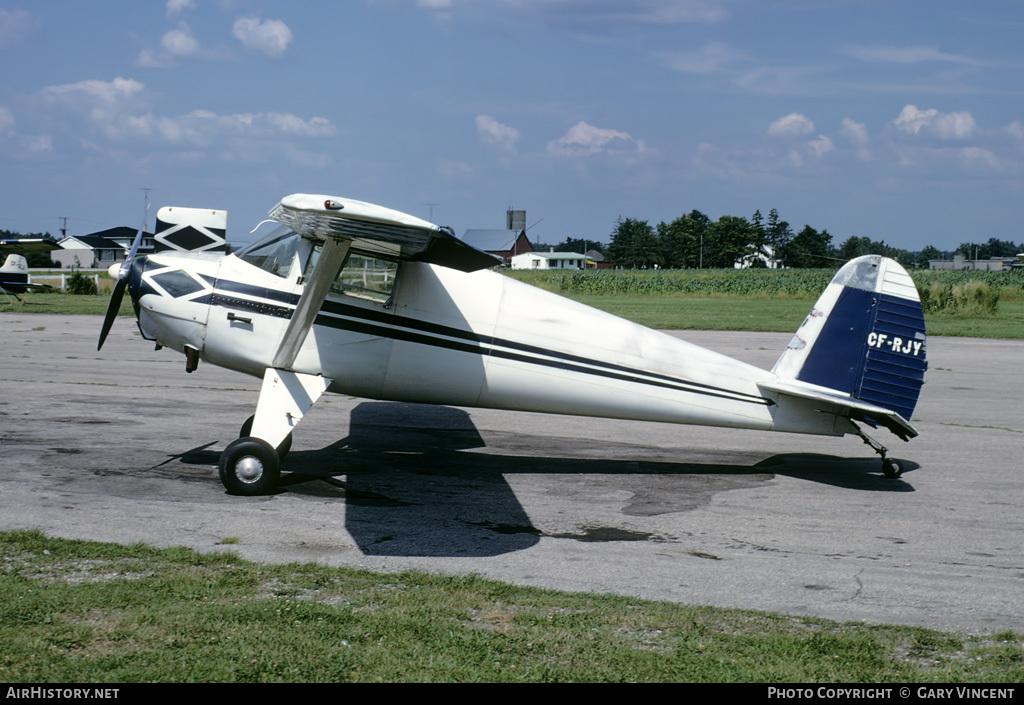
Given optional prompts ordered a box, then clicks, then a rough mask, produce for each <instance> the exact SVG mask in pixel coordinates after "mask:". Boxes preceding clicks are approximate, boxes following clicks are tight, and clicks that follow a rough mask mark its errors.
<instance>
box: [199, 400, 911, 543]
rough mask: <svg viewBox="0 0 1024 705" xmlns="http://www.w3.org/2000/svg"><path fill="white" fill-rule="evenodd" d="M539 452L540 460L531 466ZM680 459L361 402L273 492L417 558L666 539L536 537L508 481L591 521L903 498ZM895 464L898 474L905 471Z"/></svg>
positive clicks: (842, 477)
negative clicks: (780, 483) (759, 494)
mask: <svg viewBox="0 0 1024 705" xmlns="http://www.w3.org/2000/svg"><path fill="white" fill-rule="evenodd" d="M208 448H209V446H203V447H201V448H197V449H194V450H193V451H189V452H186V453H185V454H183V455H181V456H179V457H180V459H181V461H182V462H184V463H187V464H206V465H208V464H211V463H212V464H216V462H217V460H216V458H217V455H218V454H217V453H216V452H214V451H212V450H208ZM474 449H477V450H476V451H475V452H474ZM544 449H548V450H549V451H551V454H549V455H543V454H538V451H542V450H544ZM559 455H563V456H567V457H558V456H559ZM680 455H681V452H680V451H679V450H677V449H673V450H672V451H670V452H668V453H660V454H659V453H658V452H657V451H655V450H652V449H650V448H647V447H643V446H640V445H637V444H630V443H617V442H610V441H601V440H595V439H577V438H557V437H556V438H552V437H549V436H524V435H522V434H515V433H511V432H509V433H500V432H499V433H494V432H489V433H488V442H485V441H484V439H483V438H482V437H481V435H480V433H479V432H478V430H477V429H476V427H475V426H474V425H473V423H472V421H471V419H470V417H469V415H468V414H467V413H466V412H464V411H462V410H460V409H454V408H451V407H438V406H429V405H421V404H403V403H394V402H364V403H362V404H360V405H358V406H357V407H356V408H355V409H353V410H352V414H351V420H350V424H349V435H348V436H347V437H345V438H343V439H340V440H339V441H337V442H336V443H333V444H331V445H330V446H328V447H326V448H322V449H320V450H309V451H299V450H295V451H292V452H291V453H290V454H289V455H288V457H287V459H286V460H285V461H284V463H283V468H282V469H283V471H284V475H283V476H282V481H281V490H280V491H281V492H287V493H289V494H290V495H292V496H297V497H301V498H308V499H310V500H313V501H319V502H324V501H331V500H337V501H341V502H344V504H345V524H346V529H347V531H348V532H349V533H350V535H351V536H352V538H353V539H354V540H355V542H356V543H357V545H358V546H359V548H360V550H361V551H362V552H363V553H365V554H367V555H381V556H425V557H426V556H429V557H446V556H450V557H482V556H494V555H500V554H504V553H509V552H513V551H518V550H522V549H524V548H528V547H530V546H532V545H534V544H536V543H537V542H538V541H539V540H540V539H541V537H556V538H568V539H575V540H579V541H628V540H653V541H666V540H672V538H673V537H666V536H654V535H650V534H644V533H641V532H630V531H626V530H623V529H621V528H618V527H614V526H596V525H587V526H580V527H577V529H576V530H574V531H569V532H565V531H561V532H548V531H545V530H544V529H543V528H541V527H537V526H535V525H534V523H533V522H531V520H530V518H529V516H528V515H527V513H526V511H525V509H524V508H523V506H522V504H521V502H520V500H519V499H518V498H517V497H516V494H515V492H514V491H513V488H512V486H511V485H510V484H509V482H508V480H507V479H506V477H507V476H514V475H534V476H550V477H547V478H538V488H539V489H537V490H535V491H539V492H542V493H544V494H548V495H551V496H555V497H560V498H564V499H565V500H566V501H573V502H576V503H578V506H580V507H581V510H580V513H581V514H582V515H586V514H587V511H586V507H585V506H583V505H585V504H586V503H591V504H600V508H598V507H596V506H595V511H594V515H598V514H602V515H606V514H607V510H608V502H609V500H608V493H609V492H615V493H616V494H617V495H621V496H628V497H630V499H627V500H624V501H623V505H622V508H621V512H622V513H623V514H625V515H632V516H652V515H658V514H666V513H672V512H685V511H689V510H692V509H695V508H697V507H700V506H703V505H704V504H706V503H707V502H709V501H710V500H711V498H712V497H713V496H714V495H715V494H717V493H719V492H724V491H728V490H732V489H744V488H750V487H757V486H760V485H762V484H763V483H765V482H768V481H770V480H772V479H773V478H774V476H775V475H786V476H790V477H796V478H800V479H804V480H809V481H813V482H822V483H825V484H829V485H833V486H837V487H844V488H849V489H860V490H866V491H889V492H906V491H913V488H912V487H911V486H910V485H908V484H907V483H906V482H904V481H903V480H902V479H900V480H889V479H886V478H884V477H882V474H881V466H880V463H879V461H878V459H877V458H875V457H867V456H866V457H863V458H839V457H835V456H829V455H817V454H796V453H794V454H779V455H773V456H771V457H769V458H764V454H763V453H755V452H750V451H742V452H737V451H728V450H709V449H706V448H705V449H699V450H696V451H695V454H694V457H693V458H691V459H690V460H691V462H679V461H677V460H675V458H678V457H679V456H680ZM903 464H904V467H905V468H906V471H910V470H913V469H915V468H916V467H917V466H916V465H914V464H913V463H908V462H907V461H903ZM300 469H301V470H300ZM340 476H343V477H344V479H339V477H340Z"/></svg>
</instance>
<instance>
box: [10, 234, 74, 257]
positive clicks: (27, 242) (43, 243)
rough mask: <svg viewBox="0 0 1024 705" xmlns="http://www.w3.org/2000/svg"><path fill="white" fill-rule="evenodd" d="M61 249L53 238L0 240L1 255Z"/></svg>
mask: <svg viewBox="0 0 1024 705" xmlns="http://www.w3.org/2000/svg"><path fill="white" fill-rule="evenodd" d="M59 249H61V247H60V245H58V244H57V243H56V242H54V241H53V240H43V239H41V238H33V239H22V240H18V239H13V238H12V239H5V240H0V255H6V254H9V253H12V252H13V253H17V254H22V255H23V254H25V253H26V252H49V251H51V250H59Z"/></svg>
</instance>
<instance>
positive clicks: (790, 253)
mask: <svg viewBox="0 0 1024 705" xmlns="http://www.w3.org/2000/svg"><path fill="white" fill-rule="evenodd" d="M780 254H781V256H782V259H783V261H784V262H785V263H786V266H787V267H804V268H806V267H827V266H829V264H831V260H832V256H833V249H832V236H831V235H829V233H828V231H827V230H822V231H821V232H818V231H817V230H815V229H814V228H812V227H811V226H810V225H805V226H804V229H803V230H801V231H800V232H799V233H797V234H796V235H795V236H793V239H791V240H790V241H789V242H788V243H787V244H786V245H785V246H784V247H783V250H782V252H781V253H780Z"/></svg>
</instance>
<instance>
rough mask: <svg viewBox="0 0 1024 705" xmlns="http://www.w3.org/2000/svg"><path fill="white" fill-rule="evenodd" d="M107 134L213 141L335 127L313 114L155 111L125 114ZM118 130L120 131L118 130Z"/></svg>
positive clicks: (314, 133) (306, 134)
mask: <svg viewBox="0 0 1024 705" xmlns="http://www.w3.org/2000/svg"><path fill="white" fill-rule="evenodd" d="M105 128H106V132H107V134H108V136H110V137H111V138H114V137H115V136H121V137H128V136H131V137H137V138H146V139H152V140H156V141H158V142H163V143H168V144H171V145H179V144H189V145H210V144H214V143H216V141H217V140H219V139H224V138H230V137H247V138H271V139H277V138H281V137H300V138H313V139H316V138H321V137H330V136H332V135H334V134H335V132H336V130H335V128H334V125H332V124H331V122H330V120H327V119H326V118H321V117H314V118H311V119H309V120H303V119H302V118H300V117H298V116H297V115H292V114H290V113H229V114H225V115H221V114H218V113H215V112H213V111H212V110H193V111H192V112H190V113H187V114H185V115H180V116H177V117H157V116H154V115H152V114H145V115H132V116H125V117H124V118H123V119H122V120H121V121H119V122H118V123H116V124H114V125H110V126H105ZM118 133H119V134H118Z"/></svg>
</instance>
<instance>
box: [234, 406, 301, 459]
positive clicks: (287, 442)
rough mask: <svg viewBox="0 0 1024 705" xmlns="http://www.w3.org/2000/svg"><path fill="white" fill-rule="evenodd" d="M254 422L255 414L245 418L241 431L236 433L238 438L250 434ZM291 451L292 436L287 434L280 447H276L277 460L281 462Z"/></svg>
mask: <svg viewBox="0 0 1024 705" xmlns="http://www.w3.org/2000/svg"><path fill="white" fill-rule="evenodd" d="M255 420H256V415H255V414H253V415H252V416H250V417H249V418H247V419H246V420H245V423H243V424H242V430H240V431H239V432H238V437H239V438H245V437H246V436H248V435H249V434H250V433H252V423H253V421H255ZM291 449H292V434H290V433H289V434H288V435H287V436H285V439H284V440H283V441H281V445H279V446H278V447H277V457H278V459H279V460H281V461H282V462H283V461H284V458H285V456H286V455H288V451H290V450H291Z"/></svg>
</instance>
